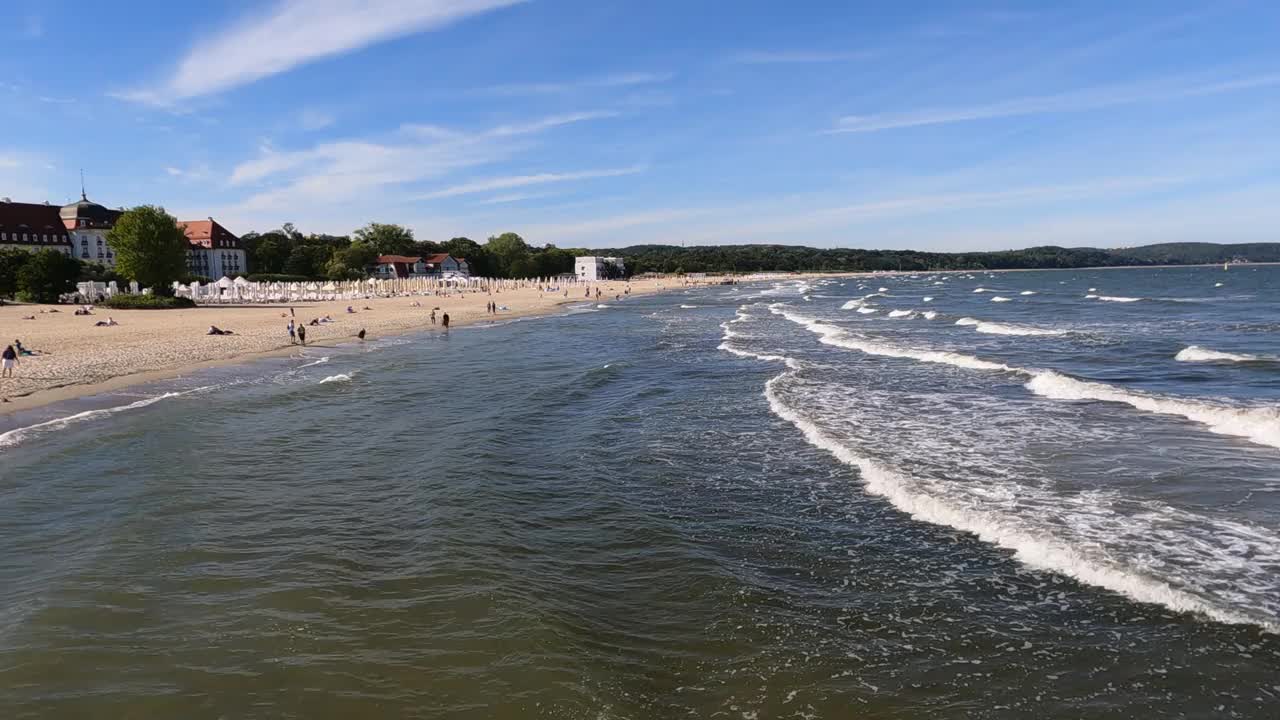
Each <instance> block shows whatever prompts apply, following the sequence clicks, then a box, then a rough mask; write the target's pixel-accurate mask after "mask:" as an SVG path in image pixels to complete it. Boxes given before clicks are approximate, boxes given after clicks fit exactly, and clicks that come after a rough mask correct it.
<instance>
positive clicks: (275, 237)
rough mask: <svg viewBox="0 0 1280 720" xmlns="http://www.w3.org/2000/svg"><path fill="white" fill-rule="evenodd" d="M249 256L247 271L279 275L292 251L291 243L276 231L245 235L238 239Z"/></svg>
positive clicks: (287, 237)
mask: <svg viewBox="0 0 1280 720" xmlns="http://www.w3.org/2000/svg"><path fill="white" fill-rule="evenodd" d="M240 242H241V243H243V244H244V248H245V251H246V254H247V255H248V256H249V258H248V260H249V269H250V270H251V271H253V272H255V273H281V272H284V264H285V262H286V261H287V260H288V259H289V253H290V252H292V250H293V241H292V240H290V239H289V236H288V235H285V234H284V233H283V232H280V231H278V230H273V231H271V232H269V233H263V234H262V235H258V234H257V233H247V234H245V235H243V236H241V238H240Z"/></svg>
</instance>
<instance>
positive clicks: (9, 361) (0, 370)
mask: <svg viewBox="0 0 1280 720" xmlns="http://www.w3.org/2000/svg"><path fill="white" fill-rule="evenodd" d="M17 364H18V352H17V351H16V350H14V349H13V346H12V345H9V346H8V347H6V348H5V349H4V352H3V353H0V377H13V368H14V366H16V365H17Z"/></svg>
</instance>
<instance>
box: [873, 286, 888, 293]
mask: <svg viewBox="0 0 1280 720" xmlns="http://www.w3.org/2000/svg"><path fill="white" fill-rule="evenodd" d="M876 292H882V293H887V292H889V288H884V287H882V288H880V289H879V290H876Z"/></svg>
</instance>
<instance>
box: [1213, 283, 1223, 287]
mask: <svg viewBox="0 0 1280 720" xmlns="http://www.w3.org/2000/svg"><path fill="white" fill-rule="evenodd" d="M1213 286H1214V287H1222V283H1214V284H1213Z"/></svg>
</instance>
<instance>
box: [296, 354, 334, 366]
mask: <svg viewBox="0 0 1280 720" xmlns="http://www.w3.org/2000/svg"><path fill="white" fill-rule="evenodd" d="M327 362H329V356H328V355H325V356H324V357H322V358H320V359H319V360H313V361H311V362H309V363H303V364H301V365H299V366H298V367H297V368H296V369H298V370H301V369H302V368H306V367H312V366H314V365H323V364H325V363H327Z"/></svg>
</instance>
